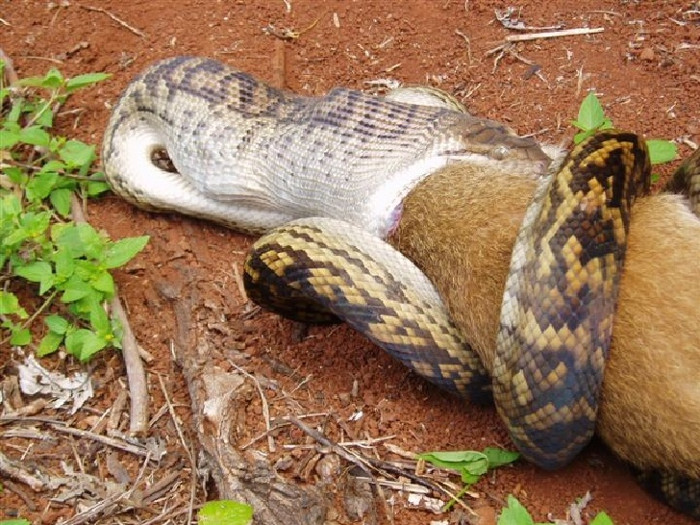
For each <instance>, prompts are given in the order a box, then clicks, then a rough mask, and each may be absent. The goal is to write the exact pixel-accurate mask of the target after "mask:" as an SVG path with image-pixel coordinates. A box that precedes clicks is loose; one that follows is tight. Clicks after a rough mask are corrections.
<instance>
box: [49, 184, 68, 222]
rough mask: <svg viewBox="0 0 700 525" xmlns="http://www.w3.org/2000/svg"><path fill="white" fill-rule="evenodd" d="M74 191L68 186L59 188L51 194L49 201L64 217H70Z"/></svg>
mask: <svg viewBox="0 0 700 525" xmlns="http://www.w3.org/2000/svg"><path fill="white" fill-rule="evenodd" d="M72 194H73V192H72V191H71V190H69V189H66V188H58V189H57V190H53V191H52V192H51V193H50V194H49V201H50V202H51V204H52V206H53V207H54V208H56V211H57V212H58V213H60V214H61V215H62V216H63V217H70V214H71V209H70V198H71V195H72Z"/></svg>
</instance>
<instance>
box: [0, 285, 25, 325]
mask: <svg viewBox="0 0 700 525" xmlns="http://www.w3.org/2000/svg"><path fill="white" fill-rule="evenodd" d="M0 314H2V315H16V316H17V317H19V318H20V319H26V318H27V317H28V315H27V311H26V310H25V309H24V308H22V307H21V306H20V305H19V300H18V299H17V296H16V295H15V294H13V293H12V292H6V291H4V290H0Z"/></svg>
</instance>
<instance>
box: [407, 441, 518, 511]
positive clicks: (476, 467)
mask: <svg viewBox="0 0 700 525" xmlns="http://www.w3.org/2000/svg"><path fill="white" fill-rule="evenodd" d="M417 457H418V459H422V460H424V461H427V462H428V463H431V464H432V465H435V466H436V467H440V468H446V469H450V470H456V471H457V472H458V473H459V475H460V477H461V478H462V483H464V487H462V489H461V490H460V491H459V492H458V493H457V494H456V495H455V498H454V499H453V500H452V501H450V502H448V503H447V505H445V509H444V510H448V509H449V508H450V507H451V506H452V505H453V504H454V503H455V500H456V499H458V498H460V497H462V496H463V495H464V494H465V493H466V491H467V490H469V487H470V486H471V485H473V484H474V483H476V482H477V481H479V480H480V479H481V476H483V475H484V474H486V473H487V472H488V471H489V470H493V469H495V468H498V467H502V466H504V465H508V464H510V463H513V462H514V461H516V460H517V459H518V458H519V457H520V454H519V453H518V452H511V451H509V450H503V449H500V448H495V447H486V448H485V449H484V450H483V451H481V452H477V451H475V450H457V451H444V452H424V453H422V454H418V455H417Z"/></svg>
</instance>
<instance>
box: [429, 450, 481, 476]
mask: <svg viewBox="0 0 700 525" xmlns="http://www.w3.org/2000/svg"><path fill="white" fill-rule="evenodd" d="M418 457H419V458H421V459H424V460H425V461H428V462H430V463H432V464H433V465H435V466H436V467H442V468H448V469H452V470H456V471H457V472H459V473H460V475H461V476H462V481H463V482H464V483H468V484H472V483H476V482H477V481H479V478H480V477H481V476H483V475H484V474H486V472H487V471H488V468H489V460H488V458H487V457H486V455H485V454H483V453H481V452H476V451H471V450H460V451H445V452H426V453H424V454H419V455H418Z"/></svg>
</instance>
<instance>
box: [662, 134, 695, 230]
mask: <svg viewBox="0 0 700 525" xmlns="http://www.w3.org/2000/svg"><path fill="white" fill-rule="evenodd" d="M666 190H667V191H671V192H673V193H682V194H685V195H687V196H688V200H689V201H690V209H691V210H693V213H695V215H697V216H700V148H698V149H697V150H695V153H693V154H692V155H691V156H690V157H688V158H687V159H686V160H685V161H683V164H681V165H680V167H679V168H678V169H677V170H676V171H675V173H674V174H673V176H672V177H671V179H670V180H669V181H668V184H667V185H666Z"/></svg>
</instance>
